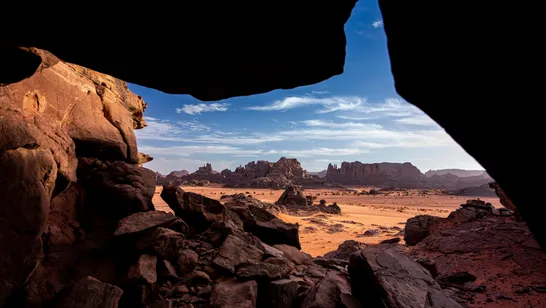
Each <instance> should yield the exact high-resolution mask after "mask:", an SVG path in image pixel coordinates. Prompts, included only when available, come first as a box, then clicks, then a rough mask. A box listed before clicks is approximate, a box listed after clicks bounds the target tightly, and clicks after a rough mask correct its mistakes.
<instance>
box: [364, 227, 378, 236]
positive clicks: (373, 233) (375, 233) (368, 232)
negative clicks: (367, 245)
mask: <svg viewBox="0 0 546 308" xmlns="http://www.w3.org/2000/svg"><path fill="white" fill-rule="evenodd" d="M379 235H381V230H379V229H370V230H366V232H364V234H362V236H379Z"/></svg>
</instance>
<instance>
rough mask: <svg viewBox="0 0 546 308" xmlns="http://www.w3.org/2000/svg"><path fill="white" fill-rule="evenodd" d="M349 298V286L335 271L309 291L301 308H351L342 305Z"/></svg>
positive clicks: (329, 272) (342, 275)
mask: <svg viewBox="0 0 546 308" xmlns="http://www.w3.org/2000/svg"><path fill="white" fill-rule="evenodd" d="M351 297H352V294H351V286H350V284H349V281H348V280H347V277H346V276H345V275H344V274H342V273H340V272H337V271H328V272H327V273H326V276H325V277H324V278H323V279H322V280H321V281H320V282H319V283H318V284H317V285H316V286H314V287H313V288H312V289H311V290H310V291H309V294H308V295H307V296H306V297H305V299H304V300H303V302H302V304H301V307H302V308H311V307H351V306H347V305H344V302H347V301H348V299H347V298H351ZM355 307H357V306H355Z"/></svg>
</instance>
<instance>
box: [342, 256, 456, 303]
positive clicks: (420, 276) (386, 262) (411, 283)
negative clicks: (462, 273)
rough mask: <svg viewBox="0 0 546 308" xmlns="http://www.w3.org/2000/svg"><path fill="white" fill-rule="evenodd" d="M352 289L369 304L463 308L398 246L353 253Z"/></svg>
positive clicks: (358, 297) (350, 271) (351, 263)
mask: <svg viewBox="0 0 546 308" xmlns="http://www.w3.org/2000/svg"><path fill="white" fill-rule="evenodd" d="M349 274H350V277H351V281H352V292H353V294H354V295H355V297H356V298H357V299H359V300H360V302H361V303H362V304H363V305H364V306H365V307H367V306H368V305H370V307H383V306H385V305H387V306H388V307H400V308H402V307H403V308H413V307H430V308H433V307H438V308H440V307H443V308H446V307H449V308H451V307H453V308H459V307H461V306H460V305H459V304H458V303H457V302H455V301H453V300H451V299H449V298H447V297H446V296H445V295H443V294H442V293H441V288H440V286H439V285H438V283H436V281H435V280H434V279H433V278H432V276H431V275H430V273H429V272H428V271H427V270H425V269H424V268H423V267H421V266H420V265H419V264H417V263H416V262H414V261H412V260H411V259H409V258H408V257H407V256H405V255H404V254H403V253H401V252H400V251H399V249H398V248H397V247H392V248H387V249H385V248H379V247H366V248H364V249H363V250H361V251H360V252H359V253H357V254H354V255H352V256H351V259H350V262H349Z"/></svg>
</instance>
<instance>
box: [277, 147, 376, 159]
mask: <svg viewBox="0 0 546 308" xmlns="http://www.w3.org/2000/svg"><path fill="white" fill-rule="evenodd" d="M369 152H370V151H369V150H362V149H358V148H352V149H340V148H336V149H330V148H316V149H306V150H282V151H278V150H271V151H269V152H267V154H279V155H284V156H291V157H296V158H298V157H316V156H319V157H320V156H348V155H357V154H363V153H369Z"/></svg>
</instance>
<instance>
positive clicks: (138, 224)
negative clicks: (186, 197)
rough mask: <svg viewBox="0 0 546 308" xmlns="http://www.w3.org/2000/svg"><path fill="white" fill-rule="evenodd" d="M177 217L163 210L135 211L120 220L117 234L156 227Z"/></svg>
mask: <svg viewBox="0 0 546 308" xmlns="http://www.w3.org/2000/svg"><path fill="white" fill-rule="evenodd" d="M176 219H177V218H176V216H174V215H173V214H171V213H167V212H163V211H149V212H141V213H135V214H132V215H130V216H127V217H125V218H123V219H122V220H120V221H119V223H118V228H117V229H116V232H115V233H114V234H115V235H122V234H128V233H136V232H141V231H145V230H148V229H151V228H154V227H158V226H161V225H165V224H168V223H170V222H173V221H175V220H176Z"/></svg>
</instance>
